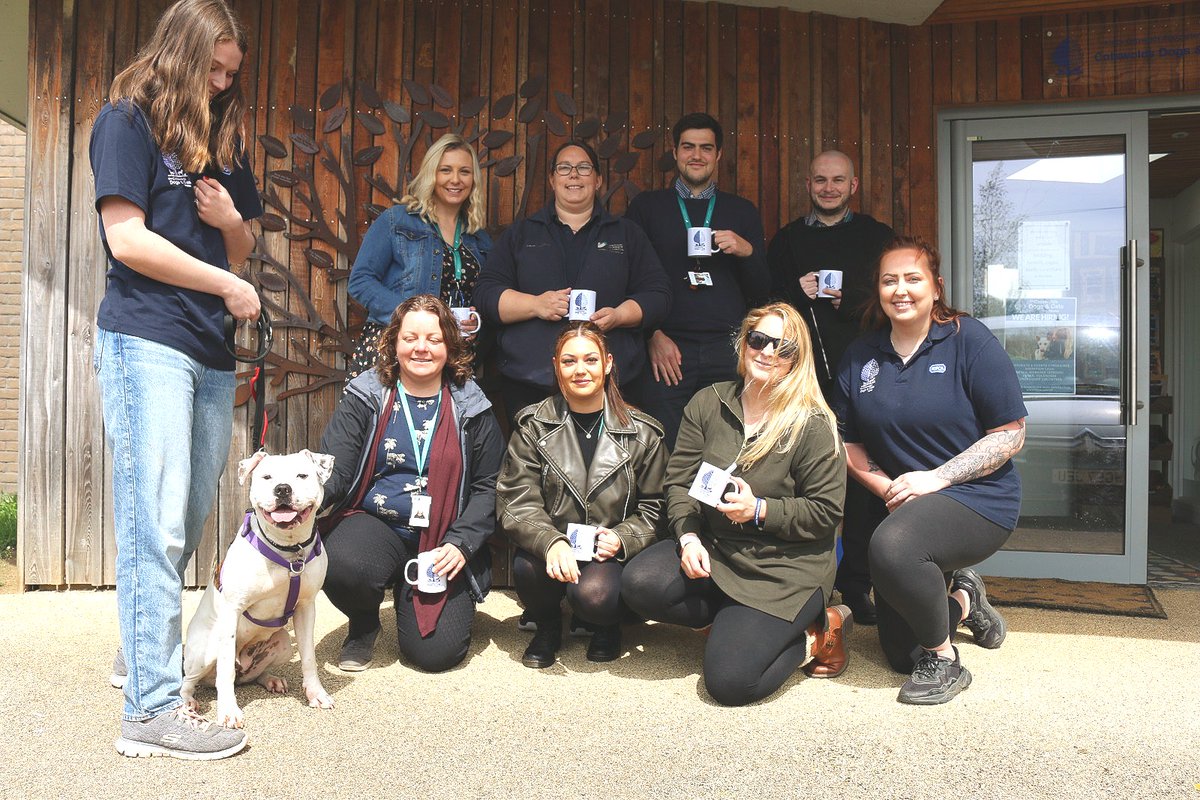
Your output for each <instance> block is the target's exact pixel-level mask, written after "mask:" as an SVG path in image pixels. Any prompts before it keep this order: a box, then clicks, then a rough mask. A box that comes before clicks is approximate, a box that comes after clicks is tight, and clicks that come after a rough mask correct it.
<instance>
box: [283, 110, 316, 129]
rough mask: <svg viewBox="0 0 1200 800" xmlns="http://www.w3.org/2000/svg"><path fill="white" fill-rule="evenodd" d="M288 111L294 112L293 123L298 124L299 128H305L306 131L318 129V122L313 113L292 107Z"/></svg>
mask: <svg viewBox="0 0 1200 800" xmlns="http://www.w3.org/2000/svg"><path fill="white" fill-rule="evenodd" d="M288 110H289V111H291V112H292V122H295V123H296V127H297V128H303V129H304V130H306V131H311V130H315V129H316V127H317V120H316V118H315V117H314V116H313V112H311V111H309V110H308V109H307V108H301V107H300V106H290V107H289V108H288Z"/></svg>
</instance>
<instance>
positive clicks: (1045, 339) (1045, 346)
mask: <svg viewBox="0 0 1200 800" xmlns="http://www.w3.org/2000/svg"><path fill="white" fill-rule="evenodd" d="M1049 351H1050V337H1049V336H1039V337H1037V347H1036V348H1035V349H1034V351H1033V360H1034V361H1045V360H1046V353H1048V352H1049Z"/></svg>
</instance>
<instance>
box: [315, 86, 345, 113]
mask: <svg viewBox="0 0 1200 800" xmlns="http://www.w3.org/2000/svg"><path fill="white" fill-rule="evenodd" d="M341 100H342V84H341V82H340V81H339V82H338V83H335V84H334V85H333V86H330V87H329V88H328V89H326V90H325V91H323V92H321V99H320V100H319V101H317V106H318V107H319V108H320V109H321V110H322V111H328V110H329V109H331V108H333V107H334V106H336V105H337V104H338V103H340V102H341Z"/></svg>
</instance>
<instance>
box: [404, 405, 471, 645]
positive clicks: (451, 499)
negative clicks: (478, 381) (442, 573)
mask: <svg viewBox="0 0 1200 800" xmlns="http://www.w3.org/2000/svg"><path fill="white" fill-rule="evenodd" d="M439 407H440V409H441V412H440V413H439V414H438V421H437V427H436V428H435V429H434V432H433V450H432V452H431V453H430V454H429V485H428V486H426V487H425V489H426V491H427V492H428V493H429V496H430V497H431V498H433V509H432V510H431V512H430V517H429V527H428V528H422V529H421V546H420V551H421V552H422V553H424V552H426V551H429V550H434V549H436V548H438V547H441V545H442V540H443V539H444V538H445V537H446V531H447V530H448V529H449V527H450V524H451V523H452V522H454V519H455V518H456V517H457V516H458V485H459V483H460V482H461V481H462V474H463V461H462V450H461V449H460V445H459V441H458V426H457V425H456V424H455V421H454V402H453V401H452V400H451V399H450V387H449V386H446V385H445V384H443V385H442V399H441V402H440V404H439ZM463 569H469V567H467V566H464V567H463ZM459 576H460V577H461V576H462V573H461V572H460V573H459ZM455 580H457V578H456V579H455ZM449 593H450V586H449V583H447V586H446V591H444V592H438V593H436V594H425V593H424V592H421V591H418V590H417V589H413V611H414V612H416V616H417V630H418V631H420V632H421V636H422V637H425V636H428V635H429V634H431V633H433V630H434V628H436V627H437V622H438V617H440V616H441V615H442V608H443V607H444V606H445V605H446V596H447V595H448V594H449Z"/></svg>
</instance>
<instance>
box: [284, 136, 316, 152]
mask: <svg viewBox="0 0 1200 800" xmlns="http://www.w3.org/2000/svg"><path fill="white" fill-rule="evenodd" d="M288 138H289V139H291V140H292V143H293V144H295V145H296V147H298V148H300V150H301V151H302V152H305V153H308V154H309V155H310V156H315V155H316V154H317V153H319V152H320V151H321V148H320V147H318V146H317V143H316V141H315V140H314V139H313V138H312V137H311V136H309V135H307V134H304V133H289V134H288Z"/></svg>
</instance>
